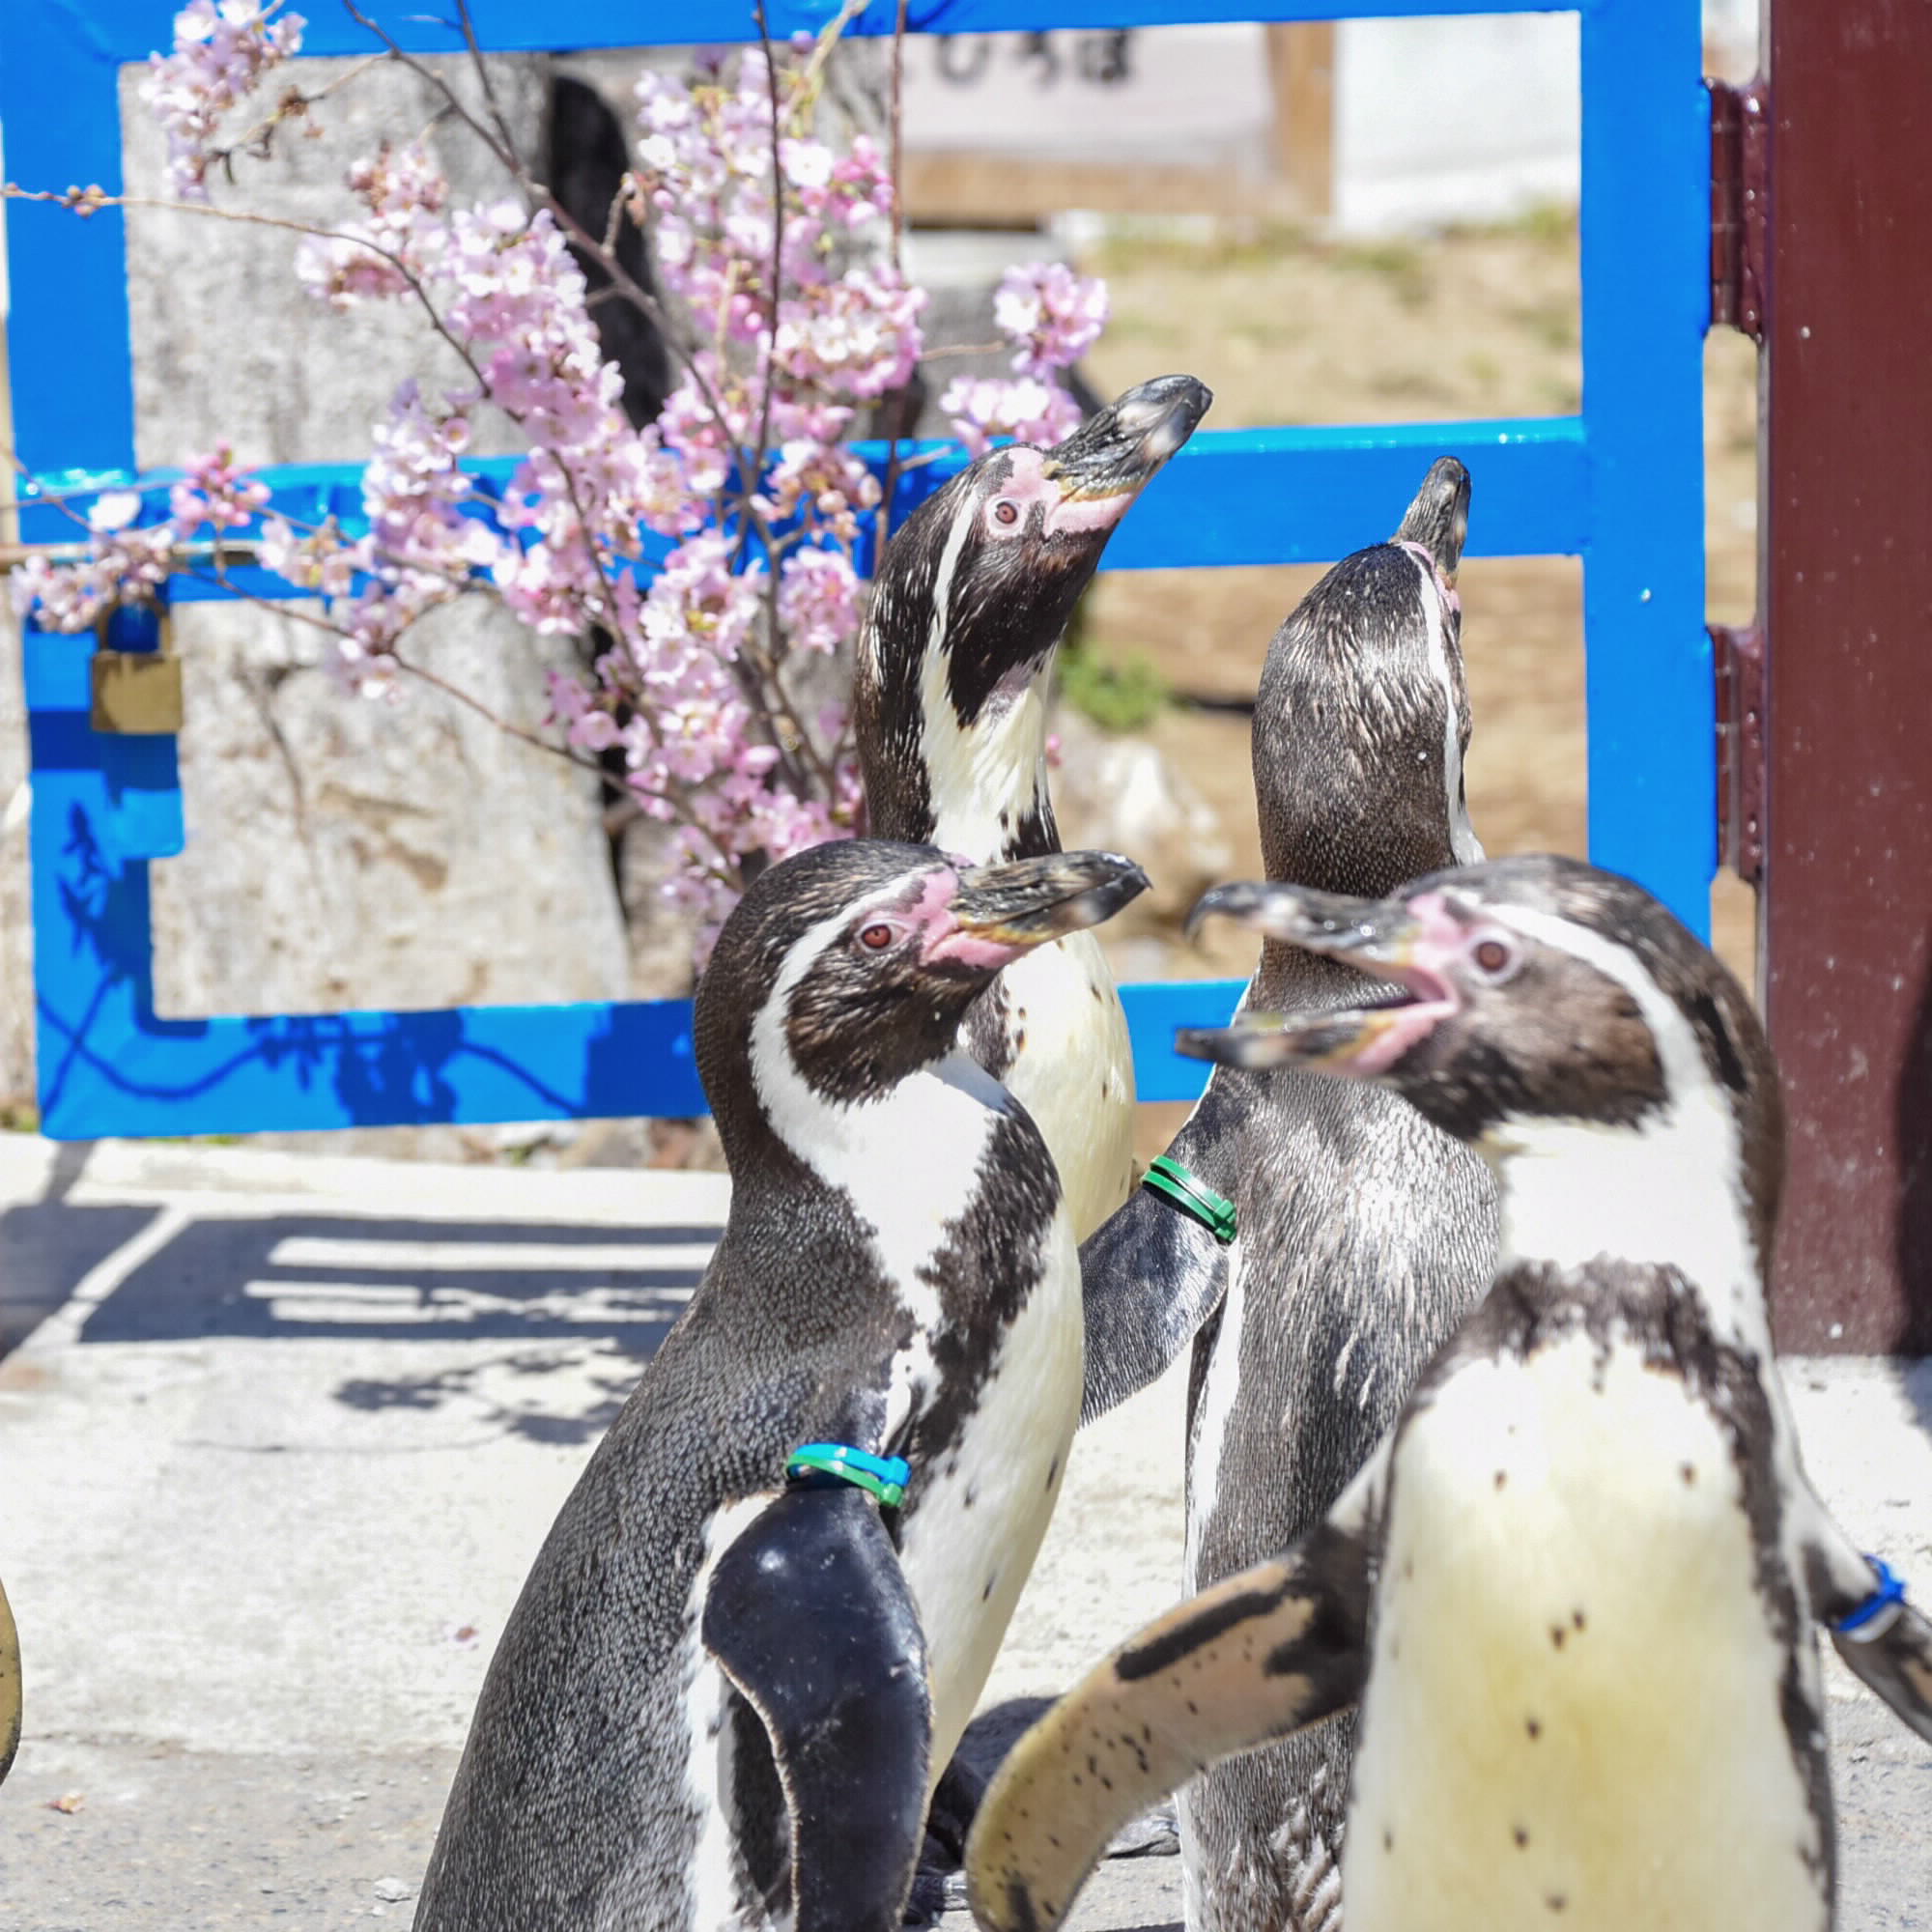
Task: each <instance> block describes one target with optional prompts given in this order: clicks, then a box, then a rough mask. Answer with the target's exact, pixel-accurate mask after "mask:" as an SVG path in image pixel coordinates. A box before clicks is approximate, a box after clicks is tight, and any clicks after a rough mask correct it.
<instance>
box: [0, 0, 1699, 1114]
mask: <svg viewBox="0 0 1932 1932" xmlns="http://www.w3.org/2000/svg"><path fill="white" fill-rule="evenodd" d="M306 11H307V12H308V13H309V14H310V19H309V24H308V28H307V31H306V34H305V36H304V51H305V52H307V53H312V54H330V53H333V54H353V53H360V52H363V51H365V50H366V49H367V47H368V45H369V43H368V41H367V39H366V37H365V35H364V33H363V30H362V29H360V28H358V27H357V26H356V25H355V22H354V21H353V20H352V19H350V17H349V15H348V14H347V13H346V11H339V10H338V8H337V7H336V5H335V3H334V0H309V6H308V8H307V10H306ZM1545 11H1557V10H1553V9H1548V8H1538V7H1521V6H1513V5H1510V4H1509V0H1500V4H1499V0H1366V4H1358V5H1355V6H1353V7H1350V9H1348V12H1349V13H1350V14H1352V15H1358V16H1396V15H1406V14H1498V13H1519V12H1545ZM837 12H838V7H837V4H836V0H805V3H804V4H800V0H786V4H777V0H775V4H774V5H773V6H772V9H771V15H770V26H771V31H772V34H773V37H774V38H775V39H783V38H785V37H787V36H789V35H790V34H791V33H793V32H794V31H796V30H798V29H801V28H803V29H807V30H810V31H816V30H817V29H818V28H820V27H822V26H824V25H825V24H826V23H827V22H828V21H829V20H831V19H832V18H834V17H835V16H836V14H837ZM1336 13H1337V9H1336V8H1335V7H1334V6H1333V5H1332V4H1323V0H1261V4H1259V5H1255V4H1246V5H1242V4H1238V0H1225V4H1216V3H1215V0H956V3H955V4H952V5H937V6H931V7H927V8H922V7H920V6H919V5H918V4H917V0H915V4H914V5H913V7H912V8H911V10H910V14H909V18H910V22H911V24H912V26H913V27H914V29H915V30H919V29H930V30H932V31H937V32H946V33H980V32H988V31H994V30H1004V29H1020V30H1028V31H1031V30H1037V29H1043V28H1058V27H1069V28H1099V29H1106V28H1116V27H1138V26H1150V25H1158V24H1165V23H1185V22H1207V21H1219V20H1227V19H1255V18H1260V19H1266V20H1305V19H1324V18H1331V17H1334V16H1335V14H1336ZM472 15H473V18H474V21H475V24H476V28H477V32H478V37H479V39H480V41H481V43H482V44H483V45H485V46H487V47H490V48H492V49H494V50H502V51H519V50H526V51H538V50H564V49H570V48H578V47H591V46H603V45H613V44H618V45H621V44H643V43H653V42H662V41H666V40H672V39H674V40H675V41H677V42H680V43H694V42H698V43H717V42H733V41H749V40H755V39H756V38H757V19H756V14H755V11H754V9H753V7H752V6H751V5H750V4H747V0H690V4H686V5H683V6H680V7H679V8H677V9H675V10H672V9H669V8H666V7H661V6H657V5H651V4H644V0H629V4H626V0H552V4H550V5H548V6H546V7H543V8H537V9H533V8H530V7H528V6H527V5H525V4H523V0H473V5H472ZM894 18H895V4H894V0H873V4H872V5H871V7H870V8H869V10H868V11H867V12H866V13H865V14H863V15H862V16H861V17H860V18H859V19H858V20H857V21H856V22H855V23H854V24H853V26H852V27H851V28H850V29H849V31H853V32H863V33H890V32H891V31H892V27H893V24H894ZM171 19H172V7H171V5H170V4H169V0H47V4H43V5H34V6H14V7H10V8H8V9H6V10H5V14H4V18H0V120H4V123H5V126H6V130H7V150H8V163H9V172H10V174H11V175H12V176H13V177H14V179H15V180H18V181H21V182H23V183H26V184H28V185H35V186H50V187H65V186H67V185H70V184H80V185H87V184H98V185H99V186H101V187H102V188H104V189H105V190H107V191H108V192H109V193H110V194H111V193H118V192H119V191H120V188H121V158H120V128H119V110H118V98H117V94H116V77H117V71H118V67H119V65H120V64H121V63H123V62H128V61H140V60H144V59H145V58H146V56H147V55H148V53H149V51H150V50H151V49H152V48H154V47H156V45H158V44H160V43H163V42H164V40H165V39H166V36H167V35H168V32H169V28H170V22H171ZM386 24H387V25H388V26H389V27H390V29H391V31H392V32H393V33H394V35H395V37H396V39H397V41H398V42H399V43H401V44H402V45H404V46H405V47H407V48H408V49H409V50H411V51H412V52H419V53H443V52H446V53H460V52H461V51H462V50H463V42H462V38H461V35H460V33H459V32H458V30H457V29H456V27H455V26H454V24H453V23H452V22H451V21H450V20H449V19H447V18H431V17H427V16H426V14H421V13H418V14H409V15H401V14H399V15H397V16H396V17H394V18H392V19H390V20H389V21H387V22H386ZM1580 41H1581V62H1582V92H1583V114H1582V129H1583V132H1582V164H1583V165H1582V183H1583V187H1582V314H1583V327H1582V338H1583V357H1584V388H1583V408H1582V412H1581V413H1580V414H1579V415H1577V416H1557V417H1548V418H1533V419H1521V420H1510V421H1495V422H1457V423H1435V424H1406V425H1399V426H1394V427H1385V428H1363V427H1359V426H1339V427H1332V428H1331V427H1315V428H1308V427H1299V428H1277V429H1262V430H1243V431H1220V432H1213V431H1210V432H1206V433H1204V434H1203V435H1201V436H1200V437H1198V438H1197V439H1196V440H1195V441H1194V442H1193V443H1192V444H1190V445H1189V447H1188V448H1187V449H1185V450H1184V451H1182V452H1181V454H1180V456H1179V458H1178V459H1177V460H1176V462H1175V463H1174V465H1173V466H1172V468H1171V470H1170V472H1169V473H1168V474H1166V475H1164V476H1163V477H1161V478H1160V479H1158V480H1157V481H1156V482H1155V484H1154V485H1153V486H1152V487H1151V489H1150V491H1149V492H1148V497H1147V500H1146V502H1145V503H1143V504H1142V505H1141V506H1140V508H1139V509H1137V511H1136V512H1135V514H1134V516H1133V517H1131V518H1129V519H1128V520H1127V521H1126V523H1125V524H1124V525H1123V526H1122V528H1121V530H1120V532H1119V533H1118V534H1117V536H1116V537H1115V539H1114V541H1113V543H1112V544H1111V546H1110V547H1109V551H1108V555H1107V566H1108V568H1110V569H1151V568H1160V567H1166V568H1196V567H1203V566H1209V565H1230V564H1260V563H1290V562H1311V561H1326V560H1329V559H1332V558H1334V557H1336V556H1339V555H1342V554H1346V553H1347V552H1348V551H1350V550H1352V549H1354V548H1356V547H1357V546H1358V545H1360V544H1361V543H1363V542H1365V541H1368V540H1369V539H1370V538H1372V537H1373V536H1374V535H1375V534H1376V533H1378V532H1379V531H1385V530H1388V529H1390V528H1392V527H1393V526H1394V524H1395V522H1396V520H1397V519H1398V518H1399V516H1400V515H1401V512H1402V508H1403V506H1404V505H1405V504H1406V502H1407V500H1408V498H1409V496H1410V495H1411V493H1412V492H1413V490H1414V487H1415V483H1416V479H1417V478H1418V477H1419V475H1420V474H1421V473H1422V470H1423V469H1425V468H1426V467H1427V465H1428V464H1429V463H1430V462H1431V461H1432V460H1433V459H1434V458H1435V457H1436V456H1438V455H1441V454H1443V453H1445V452H1446V453H1450V454H1454V455H1457V456H1459V457H1461V458H1462V459H1463V462H1464V463H1465V464H1467V466H1468V467H1469V469H1470V470H1471V472H1472V474H1473V476H1474V478H1475V491H1476V495H1475V510H1474V516H1473V520H1472V530H1471V543H1470V554H1475V555H1545V554H1574V555H1580V556H1581V557H1582V558H1583V564H1584V570H1583V600H1584V630H1585V638H1586V649H1587V659H1588V664H1587V686H1588V698H1589V787H1590V849H1591V856H1592V857H1593V858H1594V859H1596V860H1597V861H1598V863H1600V864H1604V865H1608V866H1612V867H1616V868H1618V869H1620V870H1624V871H1628V872H1631V873H1633V874H1634V875H1635V876H1636V877H1638V878H1640V879H1642V880H1643V882H1644V883H1645V884H1646V885H1648V886H1649V887H1650V888H1651V889H1652V890H1653V891H1655V892H1657V893H1659V894H1660V895H1662V897H1663V898H1664V899H1666V900H1667V901H1668V902H1669V903H1670V904H1671V906H1672V907H1673V909H1674V910H1675V911H1676V912H1677V913H1678V914H1679V915H1680V917H1682V918H1684V919H1685V920H1686V921H1687V923H1690V925H1691V926H1692V927H1693V928H1694V929H1695V930H1697V931H1699V932H1702V931H1704V930H1705V929H1706V927H1707V924H1708V909H1709V887H1710V880H1711V876H1712V873H1713V871H1714V870H1715V867H1716V834H1715V824H1714V797H1715V787H1716V771H1715V757H1716V749H1715V747H1716V730H1715V716H1714V696H1713V687H1712V679H1711V667H1710V663H1709V646H1708V642H1707V639H1706V636H1705V631H1704V608H1703V606H1704V569H1703V448H1702V381H1703V362H1702V338H1703V332H1704V328H1705V327H1706V325H1707V323H1708V320H1709V318H1708V313H1707V301H1708V293H1707V292H1708V273H1707V266H1708V246H1709V226H1708V223H1709V206H1710V174H1709V106H1708V96H1707V95H1706V93H1705V90H1704V88H1703V86H1702V85H1701V82H1700V79H1699V64H1700V59H1701V45H1700V9H1699V6H1698V4H1697V0H1590V4H1588V5H1585V6H1584V7H1583V8H1582V10H1581V16H1580ZM6 219H7V235H8V245H9V253H10V263H11V269H12V281H13V288H14V309H13V313H12V315H11V317H10V319H9V325H8V327H9V345H10V355H11V362H12V368H13V372H14V428H15V438H16V445H17V448H18V451H19V453H20V457H21V460H22V462H23V463H24V464H25V465H26V466H27V467H28V468H29V469H33V470H35V471H38V472H39V473H40V474H41V476H42V479H43V483H44V485H45V486H46V488H47V489H48V490H49V491H50V492H51V491H56V490H57V491H59V492H60V493H62V494H63V495H64V496H65V495H69V494H71V493H74V494H75V500H76V501H84V493H86V492H87V491H89V490H100V489H106V488H112V487H127V486H128V483H129V482H130V481H132V480H134V478H133V473H132V472H133V460H134V428H133V400H132V397H133V387H132V371H131V361H130V353H129V347H128V287H127V281H126V267H125V236H124V228H123V223H122V219H121V215H120V213H119V212H118V211H114V210H108V211H104V212H102V213H99V214H96V215H94V216H92V217H90V218H89V219H88V220H86V221H85V222H82V221H80V220H79V219H78V218H76V217H75V216H74V215H72V214H71V213H67V212H65V211H61V210H57V209H52V208H46V207H41V206H32V205H27V204H22V203H17V202H16V203H10V204H9V205H8V207H7V213H6ZM1150 373H1154V372H1150ZM216 428H218V425H211V434H213V431H214V430H215V429H216ZM339 453H340V454H343V455H346V454H347V453H348V452H346V451H344V452H339ZM873 454H874V455H875V457H877V458H878V459H879V461H878V466H877V467H879V468H880V469H883V468H884V464H883V452H882V451H877V452H873ZM961 460H962V459H961V458H959V457H957V456H953V457H950V458H948V459H946V460H944V461H942V462H940V463H937V464H934V465H932V466H930V467H929V468H927V469H921V470H917V471H914V472H912V473H911V474H902V475H901V477H900V479H899V484H898V495H897V497H896V498H895V515H897V516H902V515H903V514H904V513H905V511H906V510H908V509H909V508H910V507H912V505H913V503H914V502H916V501H917V500H918V499H919V497H922V496H923V495H924V494H927V493H929V492H930V491H931V490H933V489H934V488H936V487H938V485H939V484H940V483H941V482H942V481H943V480H944V479H945V477H946V476H947V475H949V474H951V473H952V471H953V470H954V469H956V468H957V467H958V464H959V462H960V461H961ZM514 462H515V459H514V458H498V459H493V460H489V461H485V462H479V463H477V464H475V465H473V466H471V468H472V469H474V470H475V471H476V472H477V473H478V474H479V475H481V476H482V477H483V478H485V479H486V483H491V482H494V483H497V484H500V482H501V481H502V480H503V478H504V477H506V476H507V474H508V471H509V469H511V468H512V467H513V465H514ZM263 473H264V476H265V478H266V480H267V481H269V483H270V486H271V488H272V489H273V491H274V493H275V499H276V504H277V506H278V507H280V508H282V509H284V510H285V511H286V512H287V513H288V514H290V515H292V516H294V517H297V518H298V519H300V520H302V521H320V520H321V518H322V517H323V516H324V515H325V514H327V513H328V512H330V511H333V512H334V513H335V514H336V515H337V516H338V517H339V518H340V519H341V521H342V522H343V523H344V525H345V526H348V527H350V528H352V529H353V528H354V527H355V526H356V523H357V520H358V519H359V516H360V509H361V490H360V476H359V467H357V466H352V465H348V464H344V463H318V464H302V465H296V466H285V467H282V468H279V469H270V470H267V471H265V472H263ZM149 480H156V479H149ZM72 534H73V526H72V523H71V520H70V519H68V518H67V517H65V516H63V515H62V514H61V513H60V512H58V511H56V510H53V509H51V508H34V507H29V508H28V509H27V510H26V511H25V512H24V513H23V516H22V535H23V536H25V537H26V538H27V539H28V540H29V541H56V542H57V541H63V540H67V539H69V538H71V536H72ZM230 575H231V577H232V579H233V581H234V583H235V585H236V587H239V588H240V589H241V590H243V591H245V592H248V593H251V594H256V595H284V594H289V589H288V586H287V585H285V584H281V583H279V582H277V580H275V579H273V578H272V577H270V576H269V575H268V574H267V573H266V572H263V571H261V570H260V569H258V568H255V567H253V566H245V565H244V566H241V567H239V568H237V569H235V570H233V571H231V573H230ZM228 594H230V592H229V591H228V590H227V589H224V588H223V587H222V586H220V585H218V584H215V583H213V582H210V581H207V579H206V576H205V574H204V575H196V574H188V575H185V576H182V577H180V578H178V579H177V580H176V581H175V582H174V583H173V584H172V585H171V586H170V595H171V596H172V597H175V598H177V599H179V600H182V601H188V600H196V599H201V598H205V597H218V596H225V595H228ZM112 632H113V641H114V642H115V643H116V645H117V646H118V647H120V648H123V649H127V648H153V647H154V644H155V641H156V639H155V622H154V619H153V617H152V616H151V615H143V614H141V613H122V614H121V615H120V616H118V617H117V618H116V619H115V621H114V625H113V627H112ZM1256 641H1257V644H1258V645H1259V642H1260V640H1259V639H1257V640H1256ZM93 648H94V641H93V639H89V638H65V637H54V636H49V635H44V634H42V633H40V632H37V631H35V630H33V629H32V628H31V627H29V631H28V636H27V639H26V675H27V695H28V707H29V718H30V750H31V759H32V771H33V783H34V802H33V822H32V832H31V860H32V865H33V873H34V880H33V909H34V921H35V931H36V968H35V971H36V989H37V1000H38V1005H39V1021H40V1065H41V1083H42V1105H43V1122H44V1126H45V1130H46V1131H47V1132H48V1133H49V1134H52V1135H55V1136H57V1137H67V1138H76V1137H83V1136H91V1135H96V1134H107V1133H172V1134H182V1133H209V1132H232V1131H247V1130H250V1129H268V1128H297V1127H331V1126H350V1125H368V1124H388V1123H411V1122H431V1121H450V1122H462V1121H473V1122H483V1121H502V1120H539V1119H565V1118H578V1117H584V1116H595V1115H626V1114H688V1113H693V1112H696V1111H699V1110H700V1109H701V1107H702V1104H703V1100H702V1094H701V1093H700V1092H699V1089H698V1085H697V1081H696V1068H695V1066H694V1065H693V1060H692V1049H691V1015H690V1008H689V1005H688V1003H686V1002H681V1001H662V1002H632V1003H614V1004H606V1005H599V1004H588V1005H575V1006H554V1007H488V1008H462V1009H451V1010H447V1011H437V1012H414V1013H412V1012H354V1013H339V1014H332V1015H310V1016H301V1015H289V1014H279V1015H229V1016H221V1017H216V1018H211V1019H196V1020H165V1019H162V1018H160V1017H159V1016H157V1015H156V1012H155V1010H154V997H153V973H152V965H151V950H152V940H151V932H150V920H149V902H148V872H147V867H148V862H149V861H150V860H152V859H156V858H162V857H166V856H168V855H169V854H171V853H174V852H177V851H179V850H180V849H181V845H182V840H183V836H184V834H183V818H182V803H181V790H180V781H179V776H178V773H177V770H176V760H175V745H174V741H173V740H172V739H168V738H128V737H113V736H105V735H101V734H97V733H96V732H94V731H93V730H92V728H91V727H90V725H89V722H88V719H89V704H90V696H89V683H88V658H89V655H90V654H91V652H92V650H93ZM1238 992H1239V987H1238V985H1236V983H1235V982H1232V981H1221V980H1215V981H1177V982H1169V983H1164V984H1159V985H1136V986H1127V987H1124V988H1122V997H1123V999H1124V1001H1125V1003H1126V1007H1127V1013H1128V1020H1129V1024H1130V1027H1131V1029H1132V1033H1133V1042H1134V1053H1135V1064H1136V1069H1137V1075H1138V1079H1139V1084H1140V1092H1141V1094H1142V1097H1143V1098H1146V1099H1150V1100H1158V1099H1181V1098H1188V1097H1191V1096H1192V1095H1193V1094H1196V1093H1198V1092H1199V1090H1200V1086H1201V1084H1202V1079H1203V1069H1202V1068H1201V1067H1200V1066H1199V1065H1198V1064H1196V1063H1193V1062H1189V1061H1183V1060H1181V1059H1179V1057H1178V1056H1176V1055H1175V1054H1174V1052H1173V1050H1172V1044H1171V1042H1172V1037H1173V1030H1174V1028H1175V1027H1177V1026H1182V1025H1190V1026H1199V1025H1214V1024H1218V1023H1220V1022H1221V1021H1223V1020H1225V1019H1226V1018H1227V1016H1228V1014H1229V1013H1230V1012H1231V1011H1232V1009H1233V1007H1234V1003H1235V1000H1236V996H1237V994H1238Z"/></svg>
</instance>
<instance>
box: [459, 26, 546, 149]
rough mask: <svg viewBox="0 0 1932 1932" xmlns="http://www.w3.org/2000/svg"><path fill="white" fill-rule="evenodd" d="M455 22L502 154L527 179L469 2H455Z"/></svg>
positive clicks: (515, 138)
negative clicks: (471, 14)
mask: <svg viewBox="0 0 1932 1932" xmlns="http://www.w3.org/2000/svg"><path fill="white" fill-rule="evenodd" d="M456 20H457V24H458V25H459V26H460V27H461V28H462V29H463V43H464V44H465V45H466V46H467V47H468V48H469V59H470V63H471V65H473V66H474V68H475V70H476V84H477V86H479V87H480V88H481V89H482V90H483V99H484V100H485V102H486V103H487V104H488V106H489V109H490V118H491V120H493V121H494V122H496V124H497V134H498V135H499V136H500V137H501V139H502V143H503V149H504V152H505V153H507V154H508V155H509V156H510V157H511V159H512V160H513V161H514V162H515V163H516V171H517V173H518V174H519V175H522V176H524V177H525V178H526V179H527V178H528V175H529V169H528V168H526V166H525V165H524V157H523V156H522V155H521V154H519V153H518V151H517V137H516V135H515V134H514V133H513V132H512V131H511V128H510V124H509V121H508V120H507V119H506V118H505V116H504V113H503V109H502V105H501V103H500V102H499V101H498V100H497V86H496V83H495V82H494V81H493V80H492V79H491V78H490V64H489V62H488V61H486V60H485V59H484V58H483V48H482V46H481V45H480V44H479V43H478V42H477V39H476V24H475V22H474V21H473V20H471V19H470V17H469V0H456Z"/></svg>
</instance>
